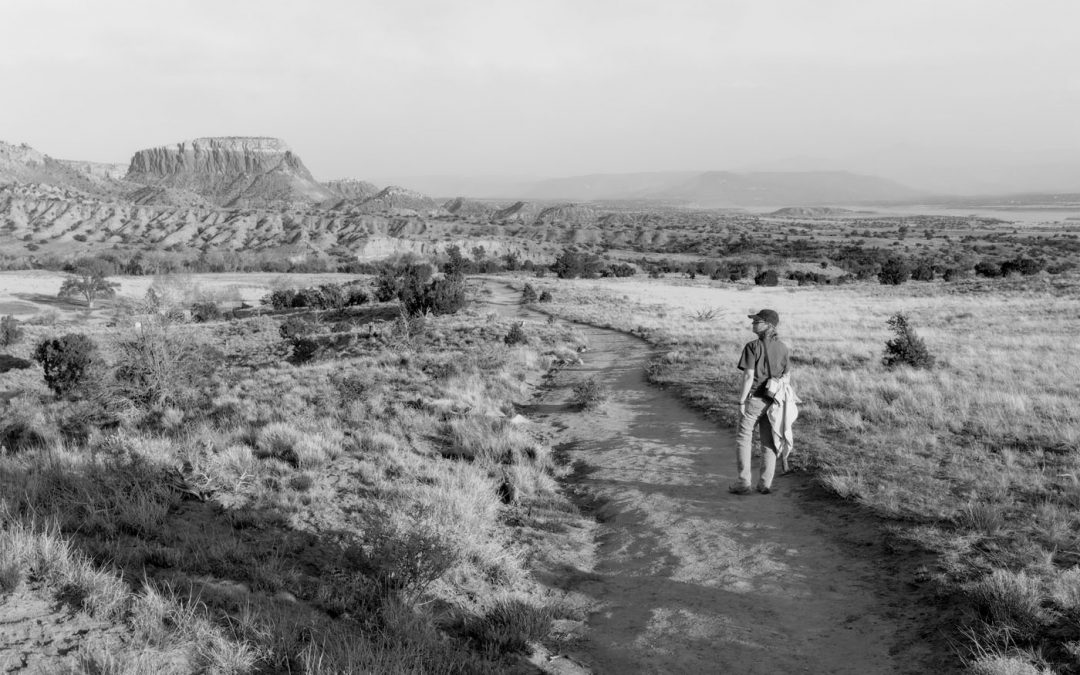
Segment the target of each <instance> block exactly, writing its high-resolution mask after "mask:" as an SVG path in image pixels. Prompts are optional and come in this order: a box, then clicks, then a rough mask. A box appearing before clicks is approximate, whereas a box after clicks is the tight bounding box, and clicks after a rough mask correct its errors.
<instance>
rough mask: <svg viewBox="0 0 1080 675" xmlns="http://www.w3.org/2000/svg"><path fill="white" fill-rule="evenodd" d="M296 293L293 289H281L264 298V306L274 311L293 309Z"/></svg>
mask: <svg viewBox="0 0 1080 675" xmlns="http://www.w3.org/2000/svg"><path fill="white" fill-rule="evenodd" d="M295 297H296V291H295V290H294V289H292V288H279V289H277V290H275V291H274V292H273V293H271V294H270V295H269V296H267V297H265V298H263V300H262V302H263V304H268V305H270V306H271V307H273V308H274V309H288V308H290V307H292V303H293V298H295Z"/></svg>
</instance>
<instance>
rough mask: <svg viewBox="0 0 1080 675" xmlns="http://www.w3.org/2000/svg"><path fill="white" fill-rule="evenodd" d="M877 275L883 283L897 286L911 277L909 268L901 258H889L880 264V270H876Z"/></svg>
mask: <svg viewBox="0 0 1080 675" xmlns="http://www.w3.org/2000/svg"><path fill="white" fill-rule="evenodd" d="M877 277H878V281H879V282H881V283H883V284H886V285H889V286H899V285H900V284H902V283H904V282H906V281H907V280H908V279H910V278H911V268H910V267H908V264H907V263H906V262H905V261H904V259H903V258H896V257H894V258H889V259H888V260H886V261H885V262H883V263H882V264H881V271H880V272H878V275H877Z"/></svg>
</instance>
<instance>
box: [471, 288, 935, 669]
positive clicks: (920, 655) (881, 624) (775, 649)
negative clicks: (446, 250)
mask: <svg viewBox="0 0 1080 675" xmlns="http://www.w3.org/2000/svg"><path fill="white" fill-rule="evenodd" d="M492 288H493V290H495V295H494V297H493V300H494V301H496V302H498V303H505V304H503V311H505V312H508V313H514V314H517V315H519V316H520V315H521V314H520V312H521V310H519V309H517V308H516V307H515V306H514V305H515V303H516V300H517V298H518V297H519V294H518V293H517V292H508V291H507V289H506V288H505V287H500V288H495V286H494V285H493V286H492ZM586 334H587V336H588V338H589V341H590V350H589V351H588V352H586V353H585V354H584V355H583V356H584V359H583V363H582V364H581V365H580V366H576V367H571V368H568V369H566V370H564V371H562V372H561V373H560V374H559V375H558V377H557V378H556V379H555V380H554V382H553V383H552V385H551V386H549V387H547V388H545V389H544V390H542V391H540V392H539V394H538V398H537V399H536V401H535V403H534V404H533V405H532V406H530V409H529V410H528V411H527V414H528V415H529V416H530V417H532V418H534V419H537V420H539V421H542V422H544V423H546V424H548V425H550V427H551V428H552V429H553V430H554V435H553V438H552V439H550V440H551V441H552V442H553V443H555V444H556V446H557V447H558V448H559V449H560V450H561V451H563V452H564V453H565V454H566V456H567V458H568V459H569V460H570V461H572V462H573V464H574V467H575V473H574V475H573V477H572V479H571V480H570V481H569V483H568V485H567V487H568V489H570V490H573V491H576V492H577V493H578V494H579V496H580V501H581V503H582V504H583V505H584V506H585V507H586V508H589V509H591V510H593V512H594V514H595V516H596V517H597V519H598V520H599V521H600V522H601V526H600V528H599V539H598V542H597V549H596V551H595V552H594V553H593V554H591V555H590V556H589V558H590V559H595V567H594V568H593V569H582V570H577V571H576V573H575V571H571V573H569V574H566V575H564V578H562V579H559V578H550V579H547V581H548V583H552V584H553V585H556V586H559V585H560V584H561V585H562V586H563V588H564V589H565V590H568V591H574V592H577V593H584V594H585V595H587V596H589V598H591V600H592V601H593V603H594V611H593V613H592V615H591V616H590V618H589V620H588V622H587V629H586V631H585V637H584V639H582V640H580V641H579V642H578V643H577V644H576V645H571V646H570V647H568V648H567V649H566V650H565V651H566V653H567V654H568V655H569V656H570V657H571V658H572V659H573V660H574V661H576V662H578V663H581V664H583V665H585V666H586V667H587V668H588V669H590V670H592V671H593V672H598V673H777V672H782V673H925V672H948V670H949V669H950V666H949V663H948V659H947V654H945V653H944V650H943V648H942V645H940V644H938V643H937V642H936V637H935V636H934V635H932V634H927V633H928V632H929V631H931V626H932V625H933V623H934V621H932V619H933V616H932V614H933V612H932V609H930V608H929V607H928V606H927V605H926V604H924V603H921V602H919V601H918V599H917V598H916V597H914V591H913V587H911V586H909V585H908V584H906V583H905V580H904V578H903V575H902V574H899V573H898V568H897V566H896V563H897V561H896V560H891V559H890V550H889V549H888V547H887V544H886V543H885V542H884V541H883V539H882V536H881V534H880V524H878V523H875V522H873V521H870V520H868V519H864V518H860V517H859V516H858V515H856V514H854V513H853V512H852V510H853V507H850V506H845V505H842V504H837V503H835V501H833V500H829V499H827V498H826V497H825V496H824V495H821V494H819V492H818V491H817V490H816V489H815V488H814V487H813V485H812V484H811V483H810V481H809V480H808V479H807V478H806V477H804V476H800V475H797V474H790V475H788V476H783V477H780V478H778V479H777V481H776V483H775V487H776V488H777V490H776V492H774V493H773V494H771V495H760V494H756V493H754V494H752V495H748V496H736V495H732V494H729V493H728V492H727V486H728V485H729V484H730V483H731V482H732V481H733V480H734V477H735V476H734V474H735V454H734V447H733V438H732V433H731V431H730V430H727V429H722V428H717V427H716V426H715V424H714V423H712V422H710V421H708V420H706V419H705V418H704V417H702V416H701V415H700V414H698V413H696V412H694V411H692V410H690V409H688V408H687V407H686V406H684V405H683V404H682V403H681V402H679V401H678V400H677V399H676V398H675V397H674V396H673V395H671V394H668V393H667V392H665V391H663V390H661V389H659V388H657V387H653V386H650V385H649V384H648V383H647V382H646V380H645V373H644V365H645V363H646V362H647V360H648V357H649V354H650V349H649V347H648V345H647V344H646V343H644V342H643V341H641V340H639V339H637V338H635V337H632V336H628V335H624V334H621V333H617V332H614V331H610V330H603V329H593V328H588V329H586ZM588 377H596V378H599V379H600V381H601V382H602V383H603V384H604V385H605V386H606V387H607V388H608V389H609V390H610V392H611V396H610V399H609V401H608V402H607V403H606V404H605V405H604V406H603V407H602V408H601V409H600V410H599V411H596V412H587V411H580V410H578V409H577V408H576V407H575V406H572V405H569V404H568V401H569V400H570V396H571V388H572V386H573V384H574V383H575V382H577V381H579V380H581V379H583V378H588Z"/></svg>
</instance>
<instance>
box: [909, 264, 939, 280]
mask: <svg viewBox="0 0 1080 675" xmlns="http://www.w3.org/2000/svg"><path fill="white" fill-rule="evenodd" d="M911 278H912V279H914V280H915V281H933V280H934V266H933V265H931V264H930V263H929V262H928V261H926V260H923V261H922V262H920V263H919V264H917V265H915V269H913V270H911Z"/></svg>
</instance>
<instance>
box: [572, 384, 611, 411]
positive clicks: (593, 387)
mask: <svg viewBox="0 0 1080 675" xmlns="http://www.w3.org/2000/svg"><path fill="white" fill-rule="evenodd" d="M607 398H608V391H607V389H605V388H604V386H603V385H602V384H600V381H599V380H597V379H596V378H595V377H590V378H589V379H587V380H582V381H581V382H578V383H577V384H575V385H574V390H573V395H572V397H571V400H572V401H573V402H574V403H575V404H577V405H578V406H579V407H581V408H583V409H585V410H594V409H596V408H599V407H600V406H601V405H603V403H604V402H605V401H607Z"/></svg>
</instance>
